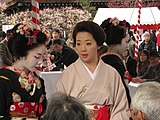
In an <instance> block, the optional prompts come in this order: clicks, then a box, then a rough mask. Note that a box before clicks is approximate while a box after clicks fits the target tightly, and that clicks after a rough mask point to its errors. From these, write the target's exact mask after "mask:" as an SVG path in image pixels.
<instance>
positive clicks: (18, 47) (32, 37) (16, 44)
mask: <svg viewBox="0 0 160 120" xmlns="http://www.w3.org/2000/svg"><path fill="white" fill-rule="evenodd" d="M20 25H22V24H17V25H15V26H14V27H13V29H12V33H13V35H12V37H11V38H10V39H9V41H8V47H9V50H10V52H11V54H12V56H13V57H14V58H15V59H19V58H20V57H24V56H27V54H28V51H30V50H32V49H34V48H36V47H37V46H39V45H41V44H45V41H46V38H47V36H46V34H44V33H42V32H41V31H40V30H36V29H34V30H33V31H31V30H30V31H28V33H29V36H26V35H25V34H22V33H20V32H17V30H18V26H20Z"/></svg>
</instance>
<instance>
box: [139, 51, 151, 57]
mask: <svg viewBox="0 0 160 120" xmlns="http://www.w3.org/2000/svg"><path fill="white" fill-rule="evenodd" d="M142 53H144V54H145V55H146V56H147V57H149V51H148V50H142V51H140V52H139V56H140V55H141V54H142Z"/></svg>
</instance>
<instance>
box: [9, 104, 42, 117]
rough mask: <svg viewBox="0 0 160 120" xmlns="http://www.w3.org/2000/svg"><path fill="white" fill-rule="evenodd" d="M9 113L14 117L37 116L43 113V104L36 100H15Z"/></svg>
mask: <svg viewBox="0 0 160 120" xmlns="http://www.w3.org/2000/svg"><path fill="white" fill-rule="evenodd" d="M9 113H10V115H11V116H12V117H24V118H36V117H37V116H38V115H39V114H41V113H42V105H41V104H39V103H36V102H13V103H12V105H11V106H10V110H9Z"/></svg>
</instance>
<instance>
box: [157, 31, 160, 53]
mask: <svg viewBox="0 0 160 120" xmlns="http://www.w3.org/2000/svg"><path fill="white" fill-rule="evenodd" d="M158 31H159V32H158V34H157V46H158V53H159V55H160V28H159V30H158Z"/></svg>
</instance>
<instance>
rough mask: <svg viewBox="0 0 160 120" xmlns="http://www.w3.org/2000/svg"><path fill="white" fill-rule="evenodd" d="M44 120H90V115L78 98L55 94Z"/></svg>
mask: <svg viewBox="0 0 160 120" xmlns="http://www.w3.org/2000/svg"><path fill="white" fill-rule="evenodd" d="M44 120H89V115H88V112H87V110H86V108H85V106H83V104H81V103H80V101H78V99H76V98H74V97H71V96H67V95H66V94H54V96H53V97H52V99H50V102H49V104H48V106H47V110H46V113H45V117H44Z"/></svg>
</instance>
